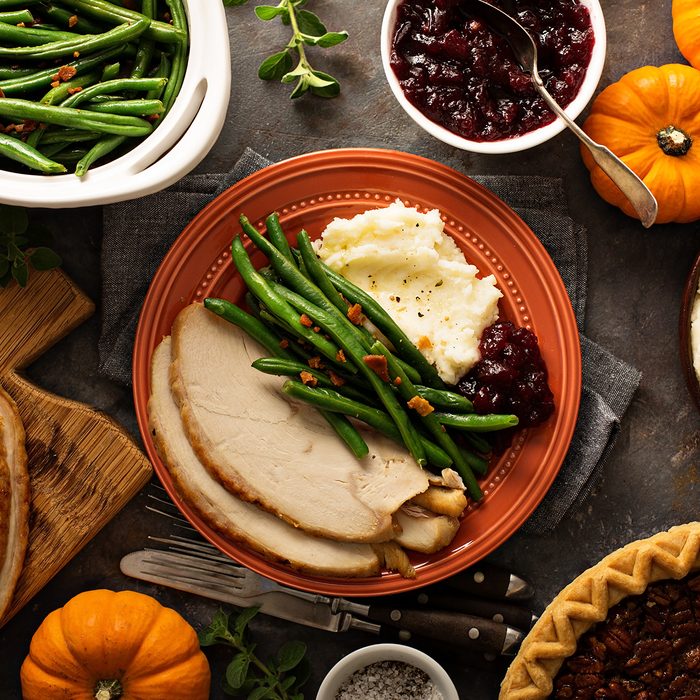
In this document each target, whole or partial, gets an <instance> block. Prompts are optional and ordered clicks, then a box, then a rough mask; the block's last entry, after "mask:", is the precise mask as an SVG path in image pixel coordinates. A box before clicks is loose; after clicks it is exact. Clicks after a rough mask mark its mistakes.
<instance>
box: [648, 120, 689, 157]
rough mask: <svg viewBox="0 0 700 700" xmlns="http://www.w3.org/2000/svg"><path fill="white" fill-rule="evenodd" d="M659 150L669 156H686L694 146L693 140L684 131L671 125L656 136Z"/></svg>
mask: <svg viewBox="0 0 700 700" xmlns="http://www.w3.org/2000/svg"><path fill="white" fill-rule="evenodd" d="M656 140H657V142H658V144H659V148H660V149H661V150H662V151H663V152H664V153H665V154H666V155H667V156H684V155H685V154H686V153H687V152H688V151H689V150H690V147H691V146H692V145H693V139H692V137H691V136H690V134H688V133H687V132H686V131H683V129H681V128H679V127H677V126H673V124H669V125H668V126H667V127H666V128H665V129H661V131H659V133H658V134H656Z"/></svg>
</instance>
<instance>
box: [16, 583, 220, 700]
mask: <svg viewBox="0 0 700 700" xmlns="http://www.w3.org/2000/svg"><path fill="white" fill-rule="evenodd" d="M20 677H21V681H22V696H23V698H24V700H59V699H60V700H116V699H117V698H121V700H165V699H166V698H167V700H207V698H208V697H209V686H210V681H211V675H210V671H209V663H208V662H207V659H206V657H205V656H204V654H203V653H202V651H201V650H200V648H199V642H198V640H197V635H196V633H195V631H194V630H193V629H192V627H190V625H189V624H188V623H187V622H186V621H185V620H184V619H183V618H182V617H180V615H178V613H176V612H175V611H174V610H171V609H170V608H164V607H163V606H162V605H161V604H160V603H158V601H156V600H154V599H153V598H151V597H150V596H147V595H143V594H141V593H134V592H132V591H121V592H119V593H114V592H112V591H104V590H98V591H87V592H85V593H80V594H78V595H77V596H75V598H73V599H72V600H70V601H68V603H66V605H65V606H64V607H63V608H60V609H59V610H55V611H54V612H52V613H51V614H49V615H48V616H47V617H46V619H45V620H44V621H43V622H42V623H41V625H40V627H39V629H38V630H37V631H36V633H35V634H34V637H33V638H32V641H31V645H30V648H29V656H27V658H26V659H25V661H24V663H23V664H22V670H21V672H20Z"/></svg>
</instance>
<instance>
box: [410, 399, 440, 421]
mask: <svg viewBox="0 0 700 700" xmlns="http://www.w3.org/2000/svg"><path fill="white" fill-rule="evenodd" d="M407 406H408V407H409V408H412V409H413V410H414V411H415V412H416V413H417V414H418V415H419V416H427V415H430V414H431V413H432V412H433V411H434V410H435V409H434V408H433V407H432V406H431V405H430V403H429V402H428V401H426V400H425V399H424V398H423V397H422V396H414V397H413V398H412V399H411V400H410V401H409V402H408V404H407Z"/></svg>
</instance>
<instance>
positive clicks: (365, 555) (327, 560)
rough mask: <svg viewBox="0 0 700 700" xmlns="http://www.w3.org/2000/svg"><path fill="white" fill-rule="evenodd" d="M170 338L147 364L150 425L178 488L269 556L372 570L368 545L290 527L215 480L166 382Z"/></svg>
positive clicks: (344, 571)
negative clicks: (191, 439) (187, 431)
mask: <svg viewBox="0 0 700 700" xmlns="http://www.w3.org/2000/svg"><path fill="white" fill-rule="evenodd" d="M170 361H171V343H170V338H166V339H165V340H163V342H162V343H161V344H160V345H159V346H158V347H157V348H156V350H155V352H154V354H153V359H152V364H151V398H150V400H149V402H148V415H149V425H150V429H151V433H152V435H153V439H154V442H155V445H156V448H157V449H158V454H159V455H160V456H161V459H162V460H163V463H164V464H165V466H166V468H167V469H168V472H169V473H170V475H171V476H172V478H173V481H174V482H175V485H176V487H177V490H178V492H179V493H180V494H181V495H182V496H183V498H184V499H185V500H186V501H187V503H188V504H189V505H190V506H191V507H192V508H193V509H194V510H195V511H196V512H197V513H198V514H199V515H200V517H201V518H202V519H203V520H204V521H205V522H206V523H207V524H208V525H209V526H210V527H212V528H213V529H214V530H216V531H217V532H218V533H220V534H221V535H223V536H224V537H227V538H229V539H232V540H235V541H237V542H242V543H244V544H245V545H247V546H249V547H251V548H252V549H254V550H256V551H258V552H261V553H262V554H264V555H265V556H267V557H270V558H272V559H275V560H278V561H283V562H287V563H289V564H290V565H291V566H292V567H294V568H296V569H299V570H302V571H306V572H309V573H314V574H321V575H325V576H344V577H345V576H348V577H349V576H371V575H372V574H376V573H378V571H379V559H378V557H377V555H376V554H375V553H374V551H373V550H372V548H371V546H370V545H366V544H357V545H353V544H347V543H344V542H343V543H341V542H331V541H330V540H324V539H321V538H318V537H314V536H313V535H308V534H306V533H305V532H304V531H303V530H298V529H296V528H293V527H291V526H290V525H288V524H287V523H285V522H284V521H282V520H280V519H279V518H276V517H275V516H274V515H271V514H270V513H267V512H265V511H264V510H261V509H260V508H258V507H257V506H255V505H252V504H250V503H244V502H243V501H241V500H239V499H238V498H236V497H235V496H234V495H232V494H230V493H229V492H228V491H226V489H224V487H223V486H221V484H219V483H218V482H217V481H215V480H214V479H213V478H212V477H211V475H210V474H209V472H208V471H207V470H206V469H205V468H204V466H203V465H202V463H201V462H200V461H199V459H198V458H197V455H196V454H195V453H194V451H193V450H192V446H191V445H190V443H189V442H188V440H187V436H186V435H185V431H184V429H183V426H182V419H181V417H180V411H179V409H178V407H177V405H176V403H175V401H174V399H173V397H172V393H171V391H170V383H169V377H168V372H169V367H170Z"/></svg>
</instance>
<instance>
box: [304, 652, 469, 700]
mask: <svg viewBox="0 0 700 700" xmlns="http://www.w3.org/2000/svg"><path fill="white" fill-rule="evenodd" d="M378 661H403V662H404V663H406V664H410V665H411V666H416V667H417V668H420V669H421V670H423V671H425V672H426V673H427V674H428V675H429V676H430V678H431V679H432V681H433V683H434V684H435V687H436V688H437V689H438V690H439V691H440V693H441V695H442V698H443V700H459V695H458V694H457V689H456V688H455V685H454V683H453V682H452V681H451V680H450V677H449V676H448V675H447V672H446V671H445V669H444V668H443V667H442V666H440V664H439V663H438V662H437V661H435V660H434V659H432V658H431V657H430V656H428V655H427V654H424V653H423V652H422V651H418V650H417V649H413V648H412V647H407V646H404V645H403V644H373V645H372V646H368V647H364V648H362V649H358V650H357V651H353V652H352V653H351V654H348V655H347V656H346V657H344V658H343V659H341V660H340V661H338V663H337V664H336V665H335V666H333V668H332V669H331V670H330V671H329V672H328V675H327V676H326V677H325V679H324V681H323V683H321V687H320V688H319V689H318V695H316V700H335V698H336V695H337V694H338V691H339V690H340V686H341V685H343V683H344V682H345V681H346V680H347V679H348V678H349V677H350V676H352V674H353V673H355V671H359V670H360V669H361V668H364V667H365V666H369V665H370V664H373V663H376V662H378Z"/></svg>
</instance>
